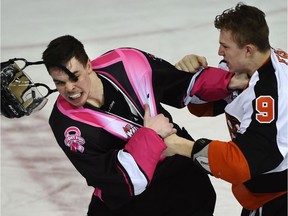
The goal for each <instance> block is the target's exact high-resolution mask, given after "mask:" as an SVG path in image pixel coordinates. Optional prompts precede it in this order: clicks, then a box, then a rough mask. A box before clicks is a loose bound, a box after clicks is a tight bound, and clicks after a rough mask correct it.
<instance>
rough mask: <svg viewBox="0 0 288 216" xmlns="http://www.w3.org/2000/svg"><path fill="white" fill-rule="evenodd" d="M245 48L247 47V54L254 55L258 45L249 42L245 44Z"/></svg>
mask: <svg viewBox="0 0 288 216" xmlns="http://www.w3.org/2000/svg"><path fill="white" fill-rule="evenodd" d="M245 49H246V55H247V56H252V55H254V53H255V52H256V47H255V46H254V45H253V44H247V45H246V46H245Z"/></svg>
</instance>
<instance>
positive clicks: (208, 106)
mask: <svg viewBox="0 0 288 216" xmlns="http://www.w3.org/2000/svg"><path fill="white" fill-rule="evenodd" d="M187 107H188V110H189V112H190V113H192V114H193V115H195V116H198V117H200V116H214V110H213V107H214V104H213V102H209V103H204V104H188V105H187Z"/></svg>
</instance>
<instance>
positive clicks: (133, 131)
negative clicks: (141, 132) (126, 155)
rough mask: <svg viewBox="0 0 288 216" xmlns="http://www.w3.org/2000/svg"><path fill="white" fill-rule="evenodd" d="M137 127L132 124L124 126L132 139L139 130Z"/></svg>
mask: <svg viewBox="0 0 288 216" xmlns="http://www.w3.org/2000/svg"><path fill="white" fill-rule="evenodd" d="M137 129H138V128H137V127H135V126H132V125H130V124H127V125H126V126H125V127H123V130H124V132H125V133H126V135H127V137H128V139H130V138H131V137H132V136H133V134H134V133H135V132H136V131H137Z"/></svg>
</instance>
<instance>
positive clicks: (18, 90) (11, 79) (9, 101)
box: [0, 59, 48, 118]
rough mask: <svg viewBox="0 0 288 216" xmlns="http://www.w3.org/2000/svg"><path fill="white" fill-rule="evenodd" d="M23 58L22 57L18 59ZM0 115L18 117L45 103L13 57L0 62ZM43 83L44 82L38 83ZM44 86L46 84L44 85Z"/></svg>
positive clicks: (43, 97) (44, 98)
mask: <svg viewBox="0 0 288 216" xmlns="http://www.w3.org/2000/svg"><path fill="white" fill-rule="evenodd" d="M20 60H23V59H20ZM0 76H1V115H3V116H5V117H7V118H20V117H23V116H28V115H30V114H31V113H32V112H34V111H37V110H40V109H42V108H43V107H44V106H45V104H46V103H47V100H48V99H47V98H46V96H47V95H46V96H43V95H42V94H41V93H40V92H39V90H38V89H37V86H39V84H38V85H37V84H35V83H33V81H32V80H31V79H30V78H29V77H28V75H27V74H26V73H25V72H24V71H23V68H20V67H19V66H18V65H17V63H16V61H15V59H12V60H9V61H7V62H1V72H0ZM40 85H44V84H40ZM44 86H46V85H44Z"/></svg>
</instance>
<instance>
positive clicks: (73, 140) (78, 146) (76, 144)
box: [64, 126, 85, 153]
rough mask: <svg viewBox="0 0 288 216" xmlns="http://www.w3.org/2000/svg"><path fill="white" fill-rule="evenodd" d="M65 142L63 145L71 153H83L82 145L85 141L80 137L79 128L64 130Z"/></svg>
mask: <svg viewBox="0 0 288 216" xmlns="http://www.w3.org/2000/svg"><path fill="white" fill-rule="evenodd" d="M64 136H65V140H64V143H65V145H66V146H67V147H70V150H71V151H73V152H77V151H79V152H81V153H83V152H84V147H83V145H84V144H85V140H84V138H83V137H81V131H80V130H79V128H77V127H74V126H71V127H69V128H67V129H66V131H65V132H64Z"/></svg>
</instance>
